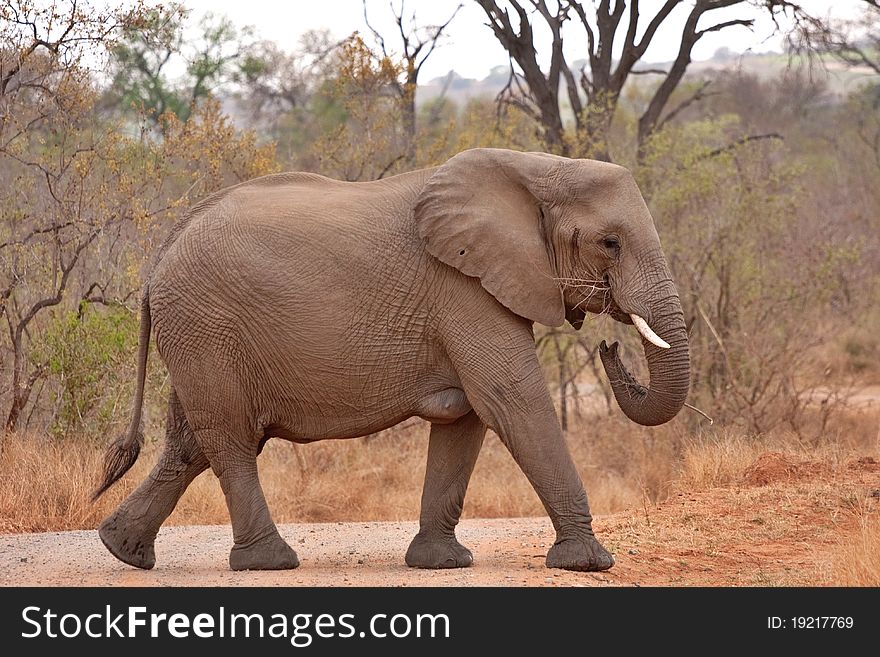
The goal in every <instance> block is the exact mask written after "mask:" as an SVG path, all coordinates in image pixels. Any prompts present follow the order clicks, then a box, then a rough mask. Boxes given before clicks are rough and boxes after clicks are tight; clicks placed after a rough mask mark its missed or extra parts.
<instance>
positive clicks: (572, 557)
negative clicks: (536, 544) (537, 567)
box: [547, 535, 614, 571]
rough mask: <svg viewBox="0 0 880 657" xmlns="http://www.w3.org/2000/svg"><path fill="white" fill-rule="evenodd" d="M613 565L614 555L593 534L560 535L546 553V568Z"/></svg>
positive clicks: (576, 568) (581, 568) (568, 568)
mask: <svg viewBox="0 0 880 657" xmlns="http://www.w3.org/2000/svg"><path fill="white" fill-rule="evenodd" d="M613 565H614V557H612V556H611V553H610V552H608V550H606V549H605V548H604V547H602V544H601V543H599V541H597V540H596V537H595V536H587V535H585V536H574V537H560V538H557V539H556V542H555V543H554V544H553V547H551V548H550V551H549V552H548V553H547V567H548V568H563V569H565V570H580V571H597V570H608V569H609V568H611V566H613Z"/></svg>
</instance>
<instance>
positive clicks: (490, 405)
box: [459, 343, 614, 571]
mask: <svg viewBox="0 0 880 657" xmlns="http://www.w3.org/2000/svg"><path fill="white" fill-rule="evenodd" d="M526 346H527V345H526V344H525V343H524V345H523V347H522V348H521V349H520V350H515V349H511V348H508V351H509V352H510V353H509V354H505V353H503V352H500V353H498V352H496V353H495V354H492V353H491V351H490V350H487V351H490V353H489V358H490V359H491V361H489V362H483V363H482V364H481V365H482V367H479V366H478V367H475V363H470V362H468V363H465V362H464V361H462V367H461V369H460V370H459V374H460V376H461V380H462V383H463V385H464V388H465V393H466V394H467V396H468V400H469V401H470V403H471V405H472V406H473V407H474V410H476V411H477V412H478V413H479V414H480V416H481V417H482V418H484V419H485V420H486V422H487V424H488V425H489V426H490V427H491V428H492V429H493V430H495V431H496V432H497V433H498V435H499V436H500V437H501V440H502V442H503V443H504V445H505V446H506V447H507V449H508V450H509V451H510V453H511V454H512V455H513V458H514V460H515V461H516V462H517V464H518V465H519V467H520V468H521V469H522V471H523V472H524V473H525V475H526V477H528V479H529V482H531V484H532V486H533V487H534V489H535V492H537V493H538V497H539V498H540V499H541V502H542V504H543V505H544V508H545V509H546V510H547V514H548V515H549V516H550V520H551V521H552V522H553V527H554V528H555V529H556V542H555V543H554V544H553V547H552V548H550V551H549V552H548V554H547V566H548V567H550V568H565V569H567V570H584V571H595V570H607V569H608V568H611V566H613V565H614V559H613V557H612V556H611V554H610V553H609V552H608V551H607V550H606V549H605V548H604V547H602V545H601V544H600V543H599V541H597V540H596V537H595V535H594V534H593V526H592V521H593V518H592V515H591V514H590V507H589V504H588V503H587V494H586V492H585V491H584V486H583V484H582V483H581V479H580V476H579V475H578V472H577V469H576V468H575V466H574V462H573V461H572V460H571V455H570V454H569V451H568V447H567V445H566V444H565V437H564V436H563V434H562V428H561V427H560V425H559V420H558V419H557V417H556V411H555V409H554V407H553V402H552V400H551V398H550V393H549V391H548V390H547V385H546V383H545V382H544V378H543V375H542V374H541V368H540V365H539V364H538V360H537V357H536V356H535V352H534V348H530V349H528V350H527V349H526ZM493 356H494V357H493ZM476 365H480V364H476Z"/></svg>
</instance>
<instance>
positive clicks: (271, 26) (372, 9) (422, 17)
mask: <svg viewBox="0 0 880 657" xmlns="http://www.w3.org/2000/svg"><path fill="white" fill-rule="evenodd" d="M390 1H392V2H394V5H395V6H399V3H400V0H390ZM367 2H368V9H369V15H370V22H371V23H372V24H373V26H374V27H376V28H377V29H378V30H379V31H380V32H381V33H382V34H383V36H385V39H386V42H387V45H388V47H389V48H390V49H393V48H394V47H396V46H397V44H398V42H397V41H396V40H395V39H394V36H395V35H396V34H397V32H396V30H397V26H396V25H395V24H394V22H393V17H392V14H391V11H390V9H389V0H367ZM461 3H462V4H463V5H464V6H463V7H462V9H461V10H460V11H459V13H458V15H457V16H456V18H455V20H454V21H453V22H452V23H451V24H450V26H449V28H448V34H449V36H448V37H447V38H446V39H445V40H444V41H443V45H442V47H439V48H438V49H437V50H435V51H434V53H433V55H432V56H431V58H430V59H429V60H428V62H427V63H426V64H425V66H424V68H423V69H422V74H421V77H420V79H421V80H422V81H423V82H427V81H428V80H430V79H432V78H434V77H438V76H441V75H445V74H446V73H447V72H448V71H449V70H451V69H454V70H455V71H456V72H458V73H459V74H460V75H462V76H464V77H470V78H477V79H482V78H484V77H485V76H486V75H487V73H488V72H489V70H490V69H491V68H492V67H493V66H498V65H499V64H506V63H507V57H506V55H505V52H504V50H503V49H502V48H501V46H500V45H498V42H497V41H496V40H495V38H494V36H493V35H492V32H491V30H490V29H489V28H488V27H486V25H485V23H486V20H487V19H486V15H485V13H484V12H483V10H482V9H481V8H480V7H479V6H478V5H477V4H476V3H475V2H474V1H473V0H461ZM458 4H459V0H409V1H408V2H407V3H406V5H405V6H406V12H405V16H410V15H411V14H412V13H413V11H415V13H416V15H417V18H418V23H419V24H422V25H430V24H436V23H442V22H445V20H446V19H447V18H448V17H449V16H450V15H451V14H452V12H453V11H454V9H455V7H456V6H458ZM550 4H551V5H552V0H550ZM586 4H589V3H586ZM662 4H663V3H662V0H643V2H642V3H641V14H642V16H643V17H645V16H647V17H650V16H651V15H653V13H655V12H656V11H657V9H658V8H659V7H660V6H662ZM691 4H692V3H688V2H686V3H683V5H682V6H681V7H678V8H677V9H676V10H675V11H674V12H673V13H672V15H671V16H670V17H669V19H668V20H667V22H666V23H664V27H663V28H661V29H660V30H659V31H658V32H657V34H656V36H655V38H654V40H653V41H652V43H651V47H650V49H649V50H648V52H647V53H646V57H645V61H648V62H662V61H670V60H672V59H674V58H675V54H676V53H677V51H678V44H679V41H678V38H677V37H678V35H680V34H681V28H682V25H683V24H684V19H685V17H686V16H687V14H688V11H689V5H691ZM801 4H802V5H804V6H805V7H807V8H808V9H809V10H810V11H811V12H813V13H814V14H816V15H821V16H826V15H827V14H828V13H829V12H830V13H831V14H832V15H833V16H837V17H841V16H846V17H852V16H854V15H855V14H856V13H857V11H858V2H856V1H855V0H843V1H841V0H838V1H836V2H834V1H832V0H802V2H801ZM184 5H186V6H187V7H189V8H190V9H192V12H193V18H194V19H198V18H199V17H200V16H201V15H203V14H204V13H205V12H208V11H210V12H214V13H216V14H225V15H226V16H228V17H229V18H230V19H231V20H232V21H233V22H234V23H236V24H237V25H239V26H245V25H251V26H253V27H254V28H255V29H256V33H257V35H258V36H259V37H261V38H266V39H270V40H272V41H276V42H277V43H279V44H281V45H282V46H284V47H285V48H286V49H288V50H294V49H295V48H296V45H297V41H298V39H299V37H300V35H302V34H303V33H304V32H306V31H308V30H313V29H320V28H327V29H329V30H330V31H331V32H332V34H333V35H334V36H337V37H340V38H342V37H345V36H347V35H349V34H351V33H352V32H354V31H356V30H357V31H360V32H361V33H362V34H364V36H365V37H366V36H368V35H369V32H368V31H367V30H366V29H365V25H364V18H363V4H362V1H361V0H286V1H282V0H274V1H273V0H184ZM744 13H748V14H749V15H750V16H754V17H756V18H757V20H756V23H755V28H754V30H749V29H747V28H744V27H732V28H729V29H725V30H723V31H721V32H718V33H712V34H709V35H707V36H705V37H704V38H703V39H702V40H701V41H700V42H699V43H698V44H697V46H696V47H695V48H694V59H696V60H701V59H708V58H710V57H711V56H712V54H713V53H714V52H715V51H716V50H717V49H718V48H721V47H727V48H729V49H731V50H733V51H735V52H744V51H746V50H751V51H754V52H764V51H767V50H780V48H781V41H780V39H779V38H777V37H773V36H772V32H773V22H772V21H771V20H770V19H769V17H768V16H767V14H766V12H762V11H761V10H758V9H754V8H751V7H747V8H746V9H745V10H744V9H742V8H738V7H733V8H728V9H720V10H716V11H713V12H711V13H710V14H709V15H708V16H704V17H703V19H702V22H701V23H700V26H699V27H707V26H709V25H712V24H714V23H716V22H721V21H723V20H729V19H731V18H742V17H744ZM649 19H650V18H647V19H645V18H643V19H642V22H643V23H646V22H647V20H649ZM574 34H576V33H575V32H572V36H573V35H574ZM581 36H582V33H580V34H579V35H578V38H577V39H575V38H569V39H568V40H567V41H566V45H567V47H566V56H567V57H568V60H569V62H571V61H573V60H575V59H583V58H585V52H584V50H583V39H582V38H581ZM546 42H547V43H549V35H547V41H546ZM547 50H548V49H547V48H546V47H544V48H542V47H541V42H540V41H539V43H538V53H539V56H541V55H542V54H544V55H546V54H548V53H547ZM546 63H547V62H545V64H546Z"/></svg>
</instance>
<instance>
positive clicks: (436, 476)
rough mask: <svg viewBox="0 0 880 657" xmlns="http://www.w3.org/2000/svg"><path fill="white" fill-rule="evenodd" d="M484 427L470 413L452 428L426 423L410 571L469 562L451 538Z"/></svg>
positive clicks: (462, 565)
mask: <svg viewBox="0 0 880 657" xmlns="http://www.w3.org/2000/svg"><path fill="white" fill-rule="evenodd" d="M485 434H486V425H485V424H484V423H483V422H482V420H480V418H479V417H477V414H476V413H474V412H473V411H471V412H470V413H468V414H467V415H465V416H464V417H461V418H459V419H458V420H456V421H455V422H453V423H452V424H432V425H431V438H430V442H429V444H428V467H427V470H426V471H425V487H424V490H423V492H422V512H421V516H420V518H419V533H418V534H416V537H415V538H414V539H413V541H412V543H411V544H410V546H409V549H408V550H407V552H406V565H408V566H412V567H414V568H465V567H467V566H470V565H471V564H472V563H473V561H474V557H473V555H472V554H471V551H470V550H468V549H467V548H466V547H464V546H463V545H462V544H461V543H459V542H458V540H457V539H456V538H455V526H456V525H457V524H458V520H459V518H460V517H461V509H462V505H463V504H464V494H465V491H466V490H467V485H468V481H469V480H470V478H471V473H472V472H473V471H474V464H475V463H476V461H477V455H478V454H479V453H480V447H481V446H482V444H483V436H484V435H485Z"/></svg>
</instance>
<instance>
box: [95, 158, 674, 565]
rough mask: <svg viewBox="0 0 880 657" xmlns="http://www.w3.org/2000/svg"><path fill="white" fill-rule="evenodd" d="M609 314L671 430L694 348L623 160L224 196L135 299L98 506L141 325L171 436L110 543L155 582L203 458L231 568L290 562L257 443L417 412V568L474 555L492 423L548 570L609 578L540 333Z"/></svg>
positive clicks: (247, 190)
mask: <svg viewBox="0 0 880 657" xmlns="http://www.w3.org/2000/svg"><path fill="white" fill-rule="evenodd" d="M603 311H604V312H607V313H609V314H610V315H611V316H612V317H614V318H615V319H617V320H618V321H620V322H624V323H634V324H635V326H636V328H637V329H638V330H639V332H640V333H641V335H642V336H643V347H644V353H645V357H646V359H647V362H648V368H649V372H650V385H649V386H648V387H644V386H642V385H640V384H639V383H638V382H637V381H636V380H635V379H634V378H633V377H632V376H631V375H630V373H629V372H628V371H627V369H626V367H625V366H624V365H623V364H622V363H621V360H620V358H619V356H618V353H617V343H614V344H612V345H611V346H610V347H608V346H606V344H605V343H604V342H603V343H602V344H601V345H600V354H601V359H602V362H603V364H604V367H605V370H606V372H607V374H608V376H609V379H610V382H611V386H612V388H613V390H614V394H615V397H616V399H617V401H618V404H619V406H620V408H621V409H622V410H623V412H624V413H625V414H626V415H627V416H629V417H630V418H631V419H632V420H634V421H635V422H638V423H640V424H643V425H656V424H660V423H663V422H666V421H668V420H670V419H671V418H673V417H674V416H675V415H676V413H677V412H678V411H679V410H680V409H681V407H682V405H683V404H684V402H685V398H686V396H687V392H688V380H689V356H688V341H687V332H686V330H685V324H684V318H683V314H682V310H681V305H680V303H679V298H678V295H677V293H676V289H675V286H674V283H673V281H672V277H671V275H670V272H669V268H668V266H667V263H666V260H665V257H664V255H663V252H662V250H661V248H660V240H659V238H658V236H657V232H656V230H655V228H654V223H653V220H652V218H651V215H650V213H649V211H648V209H647V207H646V206H645V202H644V200H643V199H642V196H641V194H640V193H639V190H638V187H637V186H636V183H635V181H634V179H633V177H632V175H631V174H630V173H629V172H628V171H627V170H626V169H624V168H622V167H620V166H616V165H613V164H608V163H604V162H597V161H591V160H573V159H568V158H563V157H557V156H552V155H547V154H543V153H520V152H514V151H509V150H500V149H484V148H480V149H473V150H467V151H464V152H462V153H459V154H458V155H456V156H454V157H453V158H451V159H450V160H449V161H447V162H446V163H445V164H443V165H441V166H438V167H434V168H430V169H423V170H419V171H413V172H411V173H405V174H402V175H398V176H394V177H391V178H387V179H384V180H378V181H374V182H363V183H349V182H340V181H336V180H331V179H328V178H324V177H322V176H318V175H315V174H311V173H281V174H276V175H270V176H265V177H262V178H257V179H255V180H251V181H249V182H245V183H242V184H239V185H235V186H234V187H229V188H227V189H224V190H222V191H220V192H217V193H215V194H213V195H212V196H210V197H208V198H206V199H205V200H203V201H201V202H200V203H198V204H197V205H195V206H194V207H193V208H192V209H191V210H190V212H189V213H188V214H187V216H186V218H185V219H184V220H182V221H181V222H180V223H179V224H178V225H177V226H176V227H175V228H174V230H173V234H172V235H171V236H170V237H169V239H168V240H167V241H166V242H165V244H164V245H163V246H162V247H161V248H160V250H159V253H158V256H157V258H156V263H155V264H154V265H153V267H152V270H151V272H150V274H149V275H148V277H147V280H146V283H145V285H144V290H143V297H142V303H141V324H140V342H139V350H138V370H137V394H136V398H135V401H134V412H133V417H132V419H131V424H130V426H129V429H128V431H127V433H126V434H125V435H123V436H122V437H120V438H119V439H117V440H116V441H115V442H114V443H113V444H111V445H110V447H109V448H108V451H107V456H106V460H105V473H104V479H103V481H102V483H101V484H100V487H99V488H98V491H97V492H96V495H95V496H96V497H97V496H98V495H100V494H101V493H102V492H103V491H105V490H106V489H107V488H108V487H109V486H111V485H112V484H113V483H114V482H115V481H116V480H118V479H119V478H120V477H121V476H122V475H123V474H124V473H125V472H126V471H127V470H128V469H129V468H130V467H131V465H132V464H133V463H134V461H135V460H136V459H137V456H138V453H139V450H140V446H141V445H142V443H143V430H142V428H141V407H142V404H143V395H144V377H145V369H146V362H147V352H148V348H149V343H150V334H151V328H152V330H153V331H154V334H155V344H156V347H157V349H158V351H159V353H160V355H161V357H162V359H163V360H164V362H165V364H166V365H167V367H168V372H169V374H170V379H171V383H172V391H171V398H170V402H169V406H168V424H167V436H166V444H165V449H164V452H163V454H162V456H161V457H160V459H159V461H158V463H157V465H156V466H155V468H154V469H153V471H152V472H151V474H150V475H149V477H148V478H147V480H146V481H145V482H143V483H142V484H141V486H140V487H139V488H138V489H137V490H135V491H134V492H133V493H132V494H131V495H130V496H129V497H128V498H127V499H126V500H125V501H124V502H123V503H122V504H121V505H120V507H119V508H118V509H117V510H116V511H115V512H114V513H113V514H112V515H111V516H110V517H109V518H107V519H106V520H105V521H104V522H103V523H102V524H101V526H100V530H99V532H100V536H101V539H102V540H103V541H104V544H105V545H106V546H107V548H108V549H109V550H110V552H112V553H113V554H114V555H115V556H116V557H118V558H119V559H121V560H122V561H124V562H125V563H128V564H131V565H133V566H137V567H140V568H151V567H152V566H153V564H154V563H155V554H154V548H153V544H154V539H155V537H156V534H157V532H158V530H159V526H160V525H161V524H162V522H163V521H164V520H165V518H167V517H168V515H169V514H170V513H171V511H172V510H173V508H174V506H175V504H176V503H177V501H178V499H179V498H180V496H181V495H182V494H183V492H184V490H185V489H186V487H187V486H188V485H189V483H190V482H191V481H192V480H193V479H194V478H195V477H196V476H197V475H198V474H199V473H201V472H202V471H204V470H205V469H206V468H208V467H209V466H210V467H211V468H212V470H213V471H214V473H215V474H216V475H217V477H218V478H219V479H220V484H221V486H222V489H223V492H224V494H225V497H226V502H227V505H228V508H229V514H230V517H231V520H232V532H233V538H234V545H233V547H232V551H231V553H230V556H229V565H230V567H231V568H232V569H234V570H243V569H285V568H295V567H296V566H297V565H298V564H299V561H298V558H297V555H296V553H295V552H294V551H293V550H292V549H291V548H290V546H289V545H287V543H285V542H284V540H283V539H282V538H281V536H280V535H279V533H278V530H277V529H276V527H275V525H274V523H273V522H272V519H271V517H270V515H269V509H268V508H267V505H266V500H265V498H264V496H263V491H262V489H261V487H260V482H259V479H258V476H257V461H256V459H257V455H258V454H259V452H260V450H261V449H262V447H263V444H264V443H265V441H266V440H267V439H268V438H270V437H279V438H283V439H286V440H290V441H294V442H297V443H308V442H312V441H317V440H323V439H326V438H354V437H357V436H364V435H366V434H370V433H373V432H376V431H379V430H381V429H385V428H387V427H391V426H392V425H395V424H397V423H399V422H401V421H402V420H404V419H405V418H409V417H412V416H419V417H421V418H424V419H425V420H427V421H429V422H430V423H431V432H430V439H429V447H428V465H427V472H426V475H425V484H424V490H423V493H422V502H421V517H420V529H419V532H418V534H417V535H416V536H415V538H414V539H413V541H412V543H411V544H410V546H409V549H408V551H407V553H406V563H407V564H408V565H410V566H414V567H419V568H454V567H464V566H469V565H470V564H471V563H472V560H473V557H472V555H471V553H470V551H469V550H468V549H467V548H465V547H464V546H463V545H461V544H460V543H459V542H458V541H457V540H456V536H455V527H456V525H457V524H458V520H459V516H460V514H461V510H462V503H463V500H464V495H465V490H466V488H467V485H468V480H469V478H470V476H471V472H472V471H473V468H474V463H475V461H476V459H477V454H478V452H479V451H480V447H481V445H482V441H483V436H484V434H485V432H486V429H487V427H489V428H491V429H493V430H494V431H495V432H496V433H497V434H498V435H499V436H500V437H501V440H502V441H503V442H504V444H505V445H506V447H507V448H508V449H509V451H510V452H511V454H512V455H513V458H514V459H515V460H516V462H517V464H518V465H519V467H520V468H521V469H522V470H523V472H524V473H525V474H526V476H527V477H528V479H529V481H530V482H531V484H532V486H533V487H534V489H535V491H536V492H537V494H538V496H539V497H540V499H541V501H542V503H543V505H544V507H545V508H546V510H547V513H548V514H549V516H550V518H551V520H552V522H553V526H554V527H555V530H556V541H555V543H554V544H553V546H552V547H551V548H550V550H549V552H548V554H547V559H546V563H547V566H549V567H552V568H566V569H570V570H604V569H607V568H610V567H611V566H612V565H613V563H614V560H613V558H612V556H611V555H610V554H609V553H608V551H606V550H605V548H604V547H602V545H601V544H600V543H599V542H598V541H597V539H596V537H595V535H594V533H593V529H592V517H591V515H590V509H589V506H588V504H587V495H586V493H585V492H584V487H583V484H582V483H581V480H580V477H579V476H578V474H577V471H576V470H575V466H574V464H573V463H572V460H571V457H570V455H569V452H568V449H567V447H566V444H565V440H564V437H563V434H562V431H561V429H560V425H559V421H558V419H557V416H556V413H555V411H554V407H553V403H552V401H551V397H550V394H549V392H548V389H547V385H546V383H545V381H544V379H543V376H542V372H541V368H540V366H539V362H538V359H537V356H536V353H535V342H534V333H533V323H534V322H540V323H542V324H545V325H547V326H560V325H562V324H563V323H564V322H565V321H566V320H568V321H569V322H570V323H571V324H572V325H573V326H574V327H575V328H580V325H581V323H582V322H583V320H584V318H585V314H586V313H587V312H591V313H598V312H603Z"/></svg>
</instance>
